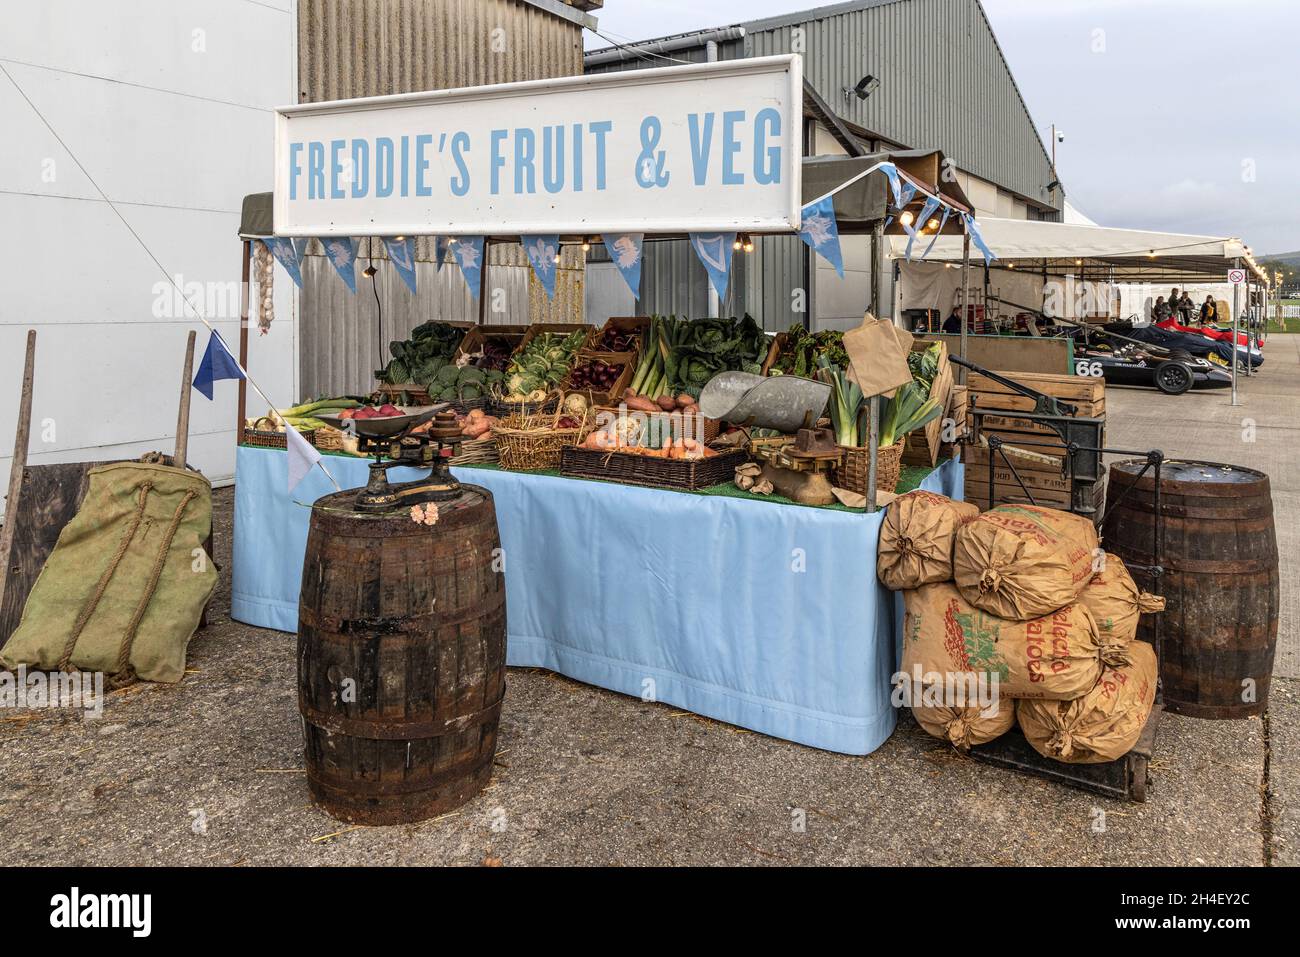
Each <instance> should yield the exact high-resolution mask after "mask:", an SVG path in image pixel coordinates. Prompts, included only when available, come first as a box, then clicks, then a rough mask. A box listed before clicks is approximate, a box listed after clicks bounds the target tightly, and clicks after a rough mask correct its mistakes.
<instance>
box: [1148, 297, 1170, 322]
mask: <svg viewBox="0 0 1300 957" xmlns="http://www.w3.org/2000/svg"><path fill="white" fill-rule="evenodd" d="M1169 316H1170V309H1169V303H1167V302H1165V297H1164V296H1156V304H1155V305H1154V306H1152V307H1151V319H1152V320H1153V321H1154V322H1164V321H1165V320H1166V319H1168V318H1169Z"/></svg>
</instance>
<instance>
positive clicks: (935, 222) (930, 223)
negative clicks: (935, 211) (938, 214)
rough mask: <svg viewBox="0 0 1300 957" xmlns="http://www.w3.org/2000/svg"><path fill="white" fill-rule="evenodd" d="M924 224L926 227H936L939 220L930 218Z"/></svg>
mask: <svg viewBox="0 0 1300 957" xmlns="http://www.w3.org/2000/svg"><path fill="white" fill-rule="evenodd" d="M925 226H926V228H927V229H938V228H939V220H937V219H932V220H930V221H929V222H928V223H926V224H925Z"/></svg>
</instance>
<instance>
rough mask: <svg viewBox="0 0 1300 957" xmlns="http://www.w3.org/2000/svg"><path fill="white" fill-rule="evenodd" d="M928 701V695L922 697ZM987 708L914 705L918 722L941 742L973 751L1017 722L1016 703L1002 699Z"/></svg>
mask: <svg viewBox="0 0 1300 957" xmlns="http://www.w3.org/2000/svg"><path fill="white" fill-rule="evenodd" d="M922 700H924V698H923V699H922ZM985 710H986V709H983V708H980V707H979V706H978V705H934V706H931V705H925V704H916V703H913V705H912V716H913V717H914V718H916V723H917V724H919V725H920V726H921V727H922V728H924V729H925V731H926V733H927V734H930V735H932V736H934V737H936V738H938V739H940V740H941V741H947V742H948V743H949V744H951V745H952V746H953V747H954V748H956V749H957V750H959V751H969V750H970V749H971V748H972V747H974V746H975V745H977V744H987V743H988V742H990V741H992V740H993V739H994V738H997V737H1000V736H1001V735H1003V734H1006V733H1007V732H1008V731H1010V730H1011V728H1012V726H1013V725H1014V724H1015V723H1016V703H1015V701H1014V700H1012V699H1011V698H1001V699H999V700H998V701H997V702H996V703H994V704H993V705H991V706H990V707H989V708H988V709H987V710H988V712H989V713H988V714H985V713H984V711H985Z"/></svg>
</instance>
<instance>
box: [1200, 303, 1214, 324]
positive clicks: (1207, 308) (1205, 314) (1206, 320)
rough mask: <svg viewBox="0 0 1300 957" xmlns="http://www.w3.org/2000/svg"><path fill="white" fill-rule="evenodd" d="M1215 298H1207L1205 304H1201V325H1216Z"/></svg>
mask: <svg viewBox="0 0 1300 957" xmlns="http://www.w3.org/2000/svg"><path fill="white" fill-rule="evenodd" d="M1214 321H1215V320H1214V297H1213V296H1206V297H1205V302H1203V303H1201V325H1203V326H1212V325H1214Z"/></svg>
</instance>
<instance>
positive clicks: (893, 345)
mask: <svg viewBox="0 0 1300 957" xmlns="http://www.w3.org/2000/svg"><path fill="white" fill-rule="evenodd" d="M903 336H906V337H907V338H906V341H904V340H903V339H902V337H903ZM911 342H912V335H911V333H909V332H906V331H905V330H903V329H900V328H898V327H897V326H895V325H894V324H893V323H892V322H890V321H889V320H888V319H877V318H876V317H875V316H873V315H871V313H867V314H866V316H864V317H863V319H862V325H860V326H858V327H857V328H856V329H850V330H849V331H848V332H846V333H844V351H845V352H847V353H848V354H849V368H848V371H847V375H848V378H849V381H850V382H856V383H857V384H858V388H860V389H861V390H862V394H863V395H865V396H868V397H870V396H873V395H885V394H893V391H894V390H895V389H897V388H898V387H899V386H900V385H905V384H907V383H908V382H911V381H912V370H911V369H909V368H908V365H907V353H908V350H909V349H910V348H911Z"/></svg>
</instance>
